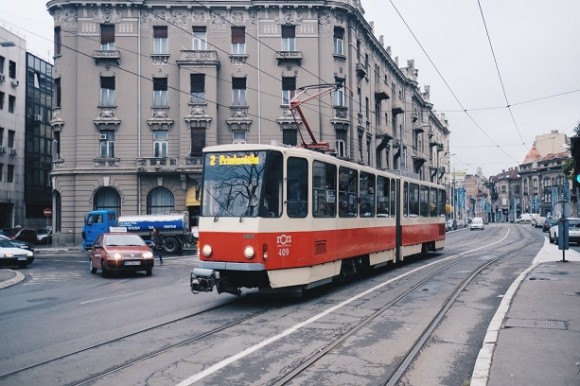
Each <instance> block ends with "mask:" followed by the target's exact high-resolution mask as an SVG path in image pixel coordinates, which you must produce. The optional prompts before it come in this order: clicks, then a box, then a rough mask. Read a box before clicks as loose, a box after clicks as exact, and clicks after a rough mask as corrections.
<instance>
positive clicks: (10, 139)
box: [8, 130, 16, 148]
mask: <svg viewBox="0 0 580 386" xmlns="http://www.w3.org/2000/svg"><path fill="white" fill-rule="evenodd" d="M15 136H16V132H15V131H14V130H8V147H10V148H13V147H14V137H15Z"/></svg>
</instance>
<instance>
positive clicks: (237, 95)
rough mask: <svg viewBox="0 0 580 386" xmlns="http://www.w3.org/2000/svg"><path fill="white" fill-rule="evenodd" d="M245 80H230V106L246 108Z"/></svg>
mask: <svg viewBox="0 0 580 386" xmlns="http://www.w3.org/2000/svg"><path fill="white" fill-rule="evenodd" d="M246 92H247V90H246V78H232V105H234V106H246Z"/></svg>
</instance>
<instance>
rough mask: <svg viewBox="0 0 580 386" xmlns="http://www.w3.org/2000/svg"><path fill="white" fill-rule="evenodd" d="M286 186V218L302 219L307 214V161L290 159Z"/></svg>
mask: <svg viewBox="0 0 580 386" xmlns="http://www.w3.org/2000/svg"><path fill="white" fill-rule="evenodd" d="M286 167H287V168H288V180H287V181H288V185H287V187H286V189H287V190H286V197H287V206H286V211H287V213H288V217H293V218H302V217H306V215H307V214H308V161H306V160H305V159H304V158H296V157H290V158H288V162H287V165H286Z"/></svg>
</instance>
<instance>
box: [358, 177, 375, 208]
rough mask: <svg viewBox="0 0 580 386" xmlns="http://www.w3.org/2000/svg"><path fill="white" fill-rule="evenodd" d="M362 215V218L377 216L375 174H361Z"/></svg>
mask: <svg viewBox="0 0 580 386" xmlns="http://www.w3.org/2000/svg"><path fill="white" fill-rule="evenodd" d="M360 215H361V217H374V216H375V176H374V174H370V173H365V172H361V173H360Z"/></svg>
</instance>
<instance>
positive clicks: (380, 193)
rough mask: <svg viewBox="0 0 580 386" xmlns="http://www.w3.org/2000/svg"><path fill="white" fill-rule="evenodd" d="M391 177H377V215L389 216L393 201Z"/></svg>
mask: <svg viewBox="0 0 580 386" xmlns="http://www.w3.org/2000/svg"><path fill="white" fill-rule="evenodd" d="M389 183H390V179H388V178H386V177H382V176H378V177H377V217H389V209H390V206H391V203H390V201H389V194H390V189H391V187H390V184H389Z"/></svg>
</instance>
